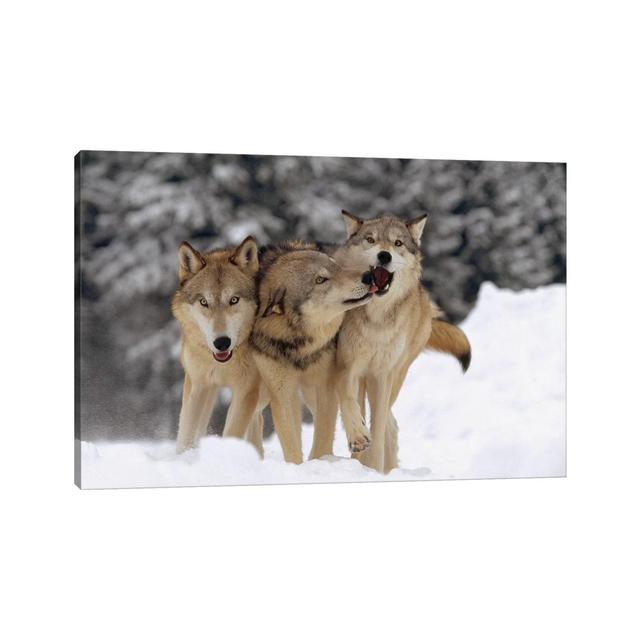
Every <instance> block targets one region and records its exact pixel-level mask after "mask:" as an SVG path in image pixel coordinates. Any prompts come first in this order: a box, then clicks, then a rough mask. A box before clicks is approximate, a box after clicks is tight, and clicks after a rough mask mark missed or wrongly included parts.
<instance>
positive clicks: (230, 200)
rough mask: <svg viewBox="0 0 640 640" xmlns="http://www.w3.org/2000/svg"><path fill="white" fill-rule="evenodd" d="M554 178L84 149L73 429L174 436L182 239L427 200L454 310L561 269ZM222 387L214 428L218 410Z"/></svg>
mask: <svg viewBox="0 0 640 640" xmlns="http://www.w3.org/2000/svg"><path fill="white" fill-rule="evenodd" d="M565 188H566V165H564V164H561V163H529V162H480V161H478V162H476V161H474V162H470V161H455V160H403V159H383V158H315V157H287V156H246V155H244V156H243V155H220V154H191V153H189V154H174V153H131V152H110V151H109V152H107V151H101V152H94V151H84V152H81V153H80V154H79V155H78V157H77V158H76V256H75V265H76V283H77V284H79V286H77V287H76V320H77V322H79V326H80V328H81V329H80V332H79V334H77V335H76V357H77V362H78V364H79V366H80V371H79V372H77V374H78V373H79V374H80V376H79V379H78V380H76V384H77V385H79V391H80V394H79V398H80V403H79V406H77V410H79V412H80V420H81V425H82V433H81V437H82V439H83V440H96V439H132V438H167V437H174V435H175V433H176V431H177V424H178V414H179V411H180V401H181V391H182V379H183V374H182V370H181V367H180V363H179V361H178V356H179V344H180V335H179V329H178V325H177V322H176V321H175V320H174V319H173V317H172V315H171V312H170V308H169V303H170V299H171V296H172V295H173V293H174V292H175V290H176V288H177V286H178V279H177V264H178V263H177V248H178V245H179V244H180V242H181V241H182V240H187V241H189V242H190V243H191V244H192V245H193V246H194V247H196V248H197V249H198V250H200V251H207V250H209V249H212V248H216V247H223V246H226V245H232V244H236V243H238V242H240V241H241V240H242V239H243V238H244V237H246V236H247V235H249V234H252V235H253V236H254V237H255V238H256V239H257V240H258V242H259V243H260V244H267V243H271V242H277V241H279V240H283V239H287V238H311V239H314V240H319V241H325V242H341V241H342V240H343V239H344V238H345V232H344V226H343V222H342V216H341V215H340V210H341V209H347V210H349V211H351V212H352V213H354V214H355V215H358V216H362V217H365V218H366V217H374V216H376V215H380V214H382V213H393V214H395V215H398V216H401V217H404V218H410V217H414V216H417V215H419V214H421V213H424V212H426V213H428V214H429V219H428V222H427V226H426V229H425V233H424V237H423V244H422V246H423V252H424V256H423V257H424V259H423V282H424V284H425V286H426V287H427V288H428V290H429V292H430V294H431V295H432V297H433V299H434V300H435V301H436V302H437V303H438V304H439V305H440V306H441V308H442V309H443V310H444V311H445V312H446V314H447V316H448V318H449V319H450V320H452V321H454V322H459V321H461V320H462V319H464V318H465V317H466V316H467V315H468V314H469V312H470V311H471V310H472V309H473V306H474V304H475V301H476V299H477V295H478V291H479V288H480V285H481V284H482V283H483V282H484V281H491V282H494V283H495V284H496V285H497V286H498V287H505V288H509V289H514V290H520V289H524V288H536V287H539V286H543V285H546V284H550V283H556V282H565V281H566V256H565V237H566V217H565V193H566V192H565ZM78 214H79V215H78ZM496 321H497V322H499V318H497V319H496ZM78 347H80V348H79V349H78ZM77 398H78V396H77ZM221 400H222V402H219V406H218V407H217V409H216V411H215V412H214V416H213V417H212V422H211V427H210V429H211V431H212V432H219V431H220V428H221V426H222V425H223V423H224V414H225V411H226V404H227V403H228V400H229V398H228V396H223V397H222V398H221Z"/></svg>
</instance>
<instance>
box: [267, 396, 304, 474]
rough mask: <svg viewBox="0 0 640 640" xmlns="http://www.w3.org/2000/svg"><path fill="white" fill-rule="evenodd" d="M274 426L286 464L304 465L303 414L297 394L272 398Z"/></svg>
mask: <svg viewBox="0 0 640 640" xmlns="http://www.w3.org/2000/svg"><path fill="white" fill-rule="evenodd" d="M271 413H272V415H273V426H274V428H275V430H276V434H277V435H278V439H279V440H280V445H281V446H282V452H283V453H284V459H285V461H286V462H293V463H294V464H301V463H302V435H301V433H300V432H301V430H302V412H301V410H300V401H299V399H298V397H297V395H296V394H295V393H284V392H282V393H277V394H275V393H274V394H272V396H271Z"/></svg>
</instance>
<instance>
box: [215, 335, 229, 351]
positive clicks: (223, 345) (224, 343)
mask: <svg viewBox="0 0 640 640" xmlns="http://www.w3.org/2000/svg"><path fill="white" fill-rule="evenodd" d="M213 346H214V347H215V348H216V349H217V350H218V351H226V350H227V349H228V348H229V347H230V346H231V339H230V338H227V336H220V337H219V338H216V339H215V340H214V341H213Z"/></svg>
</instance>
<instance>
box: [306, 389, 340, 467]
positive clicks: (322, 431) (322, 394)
mask: <svg viewBox="0 0 640 640" xmlns="http://www.w3.org/2000/svg"><path fill="white" fill-rule="evenodd" d="M310 409H311V412H312V413H313V446H312V447H311V453H310V454H309V459H310V460H312V459H314V458H320V457H322V456H330V455H333V440H334V437H335V433H336V418H337V417H338V396H337V393H336V391H335V389H334V388H333V385H331V384H330V383H329V382H325V383H320V384H318V385H317V386H316V389H315V406H314V407H313V408H311V407H310Z"/></svg>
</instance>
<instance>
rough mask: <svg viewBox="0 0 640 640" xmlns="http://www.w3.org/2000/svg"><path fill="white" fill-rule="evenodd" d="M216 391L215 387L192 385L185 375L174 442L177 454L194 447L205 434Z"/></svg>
mask: <svg viewBox="0 0 640 640" xmlns="http://www.w3.org/2000/svg"><path fill="white" fill-rule="evenodd" d="M217 391H218V389H217V387H215V386H203V385H194V384H193V383H192V381H191V378H190V377H189V376H188V375H186V374H185V377H184V387H183V390H182V407H181V409H180V422H179V426H178V437H177V440H176V451H177V452H178V453H182V452H183V451H186V450H187V449H193V448H194V447H196V446H197V444H198V441H199V439H200V438H201V437H202V436H203V435H205V434H206V432H207V426H208V425H209V420H210V419H211V412H212V411H213V405H214V403H215V400H216V395H217Z"/></svg>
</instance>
